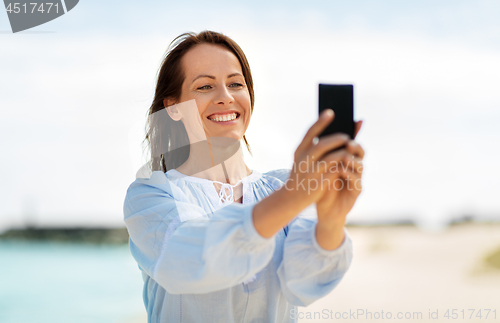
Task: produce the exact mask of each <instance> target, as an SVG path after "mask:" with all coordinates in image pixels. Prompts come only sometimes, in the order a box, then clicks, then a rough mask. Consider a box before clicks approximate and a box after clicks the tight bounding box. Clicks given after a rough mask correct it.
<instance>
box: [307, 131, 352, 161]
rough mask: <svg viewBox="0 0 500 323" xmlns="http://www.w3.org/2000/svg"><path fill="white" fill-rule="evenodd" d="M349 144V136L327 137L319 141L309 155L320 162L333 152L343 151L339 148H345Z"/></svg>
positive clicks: (335, 135)
mask: <svg viewBox="0 0 500 323" xmlns="http://www.w3.org/2000/svg"><path fill="white" fill-rule="evenodd" d="M348 142H349V136H348V135H346V134H344V133H337V134H333V135H327V136H325V137H322V138H321V139H319V141H318V143H317V144H316V145H315V146H313V147H312V148H311V150H310V152H309V155H311V158H312V159H316V160H320V159H323V157H324V155H327V154H328V153H330V152H332V150H336V151H339V150H342V149H339V148H342V147H344V146H345V145H347V143H348Z"/></svg>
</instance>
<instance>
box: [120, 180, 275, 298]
mask: <svg viewBox="0 0 500 323" xmlns="http://www.w3.org/2000/svg"><path fill="white" fill-rule="evenodd" d="M156 176H158V175H156ZM152 177H153V176H152ZM164 182H166V183H156V182H155V181H152V180H148V179H137V180H136V181H135V182H134V183H132V184H131V185H130V187H129V188H128V190H127V194H126V197H125V202H124V219H125V224H126V226H127V229H128V232H129V235H130V239H129V245H130V250H131V253H132V255H133V257H134V258H135V260H136V261H137V262H138V264H139V267H140V268H141V270H143V271H144V272H145V273H146V274H147V275H149V276H150V277H151V278H152V279H154V280H155V281H156V282H158V284H160V285H161V286H162V287H163V288H165V290H166V291H167V292H169V293H170V294H202V293H209V292H214V291H217V290H222V289H226V288H229V287H232V286H234V285H237V284H239V283H241V282H244V281H246V280H248V279H249V278H251V277H252V276H253V275H255V274H256V273H258V272H259V271H261V270H262V269H263V268H264V267H265V266H267V264H268V263H269V262H270V260H271V258H272V256H273V253H274V248H275V239H274V237H271V238H268V239H267V238H264V237H262V236H261V235H260V234H259V233H258V232H257V231H256V230H255V227H254V225H253V220H252V210H253V207H254V205H242V204H239V203H231V204H229V205H227V206H224V207H222V208H221V209H219V210H217V211H216V212H213V213H209V212H207V211H205V210H204V209H202V208H201V207H199V206H197V205H194V204H191V203H189V202H183V201H179V200H176V199H174V196H176V195H175V192H174V191H175V188H176V187H175V185H172V184H171V183H170V182H169V181H168V180H165V181H164Z"/></svg>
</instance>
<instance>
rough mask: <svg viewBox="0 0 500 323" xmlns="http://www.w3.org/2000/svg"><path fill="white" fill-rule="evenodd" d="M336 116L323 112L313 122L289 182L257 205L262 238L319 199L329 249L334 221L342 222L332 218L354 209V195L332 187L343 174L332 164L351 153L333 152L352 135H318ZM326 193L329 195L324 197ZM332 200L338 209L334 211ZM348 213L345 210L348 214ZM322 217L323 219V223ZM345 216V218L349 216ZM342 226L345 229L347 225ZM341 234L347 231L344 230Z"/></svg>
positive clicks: (256, 224)
mask: <svg viewBox="0 0 500 323" xmlns="http://www.w3.org/2000/svg"><path fill="white" fill-rule="evenodd" d="M333 116H334V114H333V111H332V110H329V109H327V110H325V111H323V113H322V114H321V115H320V117H319V119H318V121H317V122H316V123H315V124H313V125H312V127H311V128H310V129H309V131H308V132H307V133H306V135H305V136H304V139H303V140H302V142H301V143H300V145H299V146H298V148H297V149H296V151H295V155H294V165H293V167H292V170H291V172H290V176H289V178H288V180H287V181H286V183H285V184H284V185H283V186H282V187H281V188H280V189H279V190H277V191H276V192H273V193H272V194H270V195H269V196H267V197H265V198H264V199H262V200H261V201H260V202H259V203H257V204H256V205H255V207H254V209H253V213H252V214H253V215H252V216H253V223H254V227H255V229H256V231H257V232H258V233H259V234H260V235H261V236H262V237H264V238H269V237H271V236H273V235H274V234H275V233H276V232H278V231H279V230H280V229H281V228H282V227H284V226H285V225H286V224H287V223H290V221H291V220H292V219H293V218H294V217H296V216H297V214H299V213H300V212H301V211H302V210H303V209H305V208H306V207H308V206H309V205H311V204H312V203H317V204H318V202H319V206H320V209H321V215H320V213H319V212H318V224H319V223H321V226H320V227H318V226H317V230H318V229H322V233H321V234H320V235H321V237H320V238H317V239H318V242H319V243H320V246H321V247H323V248H324V249H328V248H329V246H330V245H331V241H330V240H329V238H328V237H329V236H330V237H331V231H332V224H335V223H338V222H335V221H332V219H333V220H335V219H338V218H342V216H341V215H342V214H343V213H344V212H345V210H347V209H349V210H350V208H352V204H354V201H353V200H352V195H349V194H346V193H342V194H341V195H335V194H336V193H333V192H332V190H331V189H330V186H331V183H334V181H335V179H337V178H339V173H338V172H332V171H330V167H331V166H332V165H340V163H341V161H342V160H344V159H345V158H347V157H348V155H349V154H348V151H347V149H340V150H338V151H336V152H333V153H329V152H330V151H332V150H334V149H336V148H340V147H343V146H345V145H347V144H348V143H349V142H350V141H349V136H348V135H346V134H334V135H328V136H325V137H322V138H321V139H318V138H317V137H318V136H319V135H320V134H321V132H323V130H324V129H325V128H326V127H327V126H328V124H330V123H331V122H332V120H333ZM353 148H354V149H355V150H356V149H357V148H356V147H353ZM348 149H349V150H351V149H352V148H348ZM344 175H345V174H344ZM324 195H328V196H329V197H327V198H323V196H324ZM354 200H355V199H354ZM320 201H321V202H320ZM332 203H333V206H334V207H333V209H334V210H335V211H334V212H332V211H331V210H332ZM349 205H350V206H349ZM349 210H347V212H348V211H349ZM347 212H345V213H346V214H347ZM339 214H340V216H339ZM319 218H321V222H319ZM343 219H345V215H344V216H343ZM335 227H338V226H335ZM341 228H343V224H342V226H341ZM341 233H342V234H343V231H341ZM336 236H338V235H336ZM317 237H318V234H317ZM342 239H343V237H342ZM323 241H326V242H323ZM341 241H342V240H341Z"/></svg>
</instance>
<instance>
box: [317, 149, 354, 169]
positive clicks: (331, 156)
mask: <svg viewBox="0 0 500 323" xmlns="http://www.w3.org/2000/svg"><path fill="white" fill-rule="evenodd" d="M347 154H348V152H347V151H346V150H345V149H340V150H336V151H334V152H330V153H327V154H325V155H324V156H323V157H322V158H321V159H318V161H317V163H316V164H317V167H316V168H317V171H318V172H319V173H325V172H332V171H335V170H336V171H337V172H338V169H339V168H340V167H341V162H342V160H344V159H345V158H346V157H347Z"/></svg>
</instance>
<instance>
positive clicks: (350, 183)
mask: <svg viewBox="0 0 500 323" xmlns="http://www.w3.org/2000/svg"><path fill="white" fill-rule="evenodd" d="M340 178H342V179H344V180H345V181H346V184H347V185H346V189H347V190H349V191H356V192H358V193H359V192H361V190H362V181H361V174H357V173H353V172H351V171H345V172H342V173H341V174H340Z"/></svg>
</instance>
